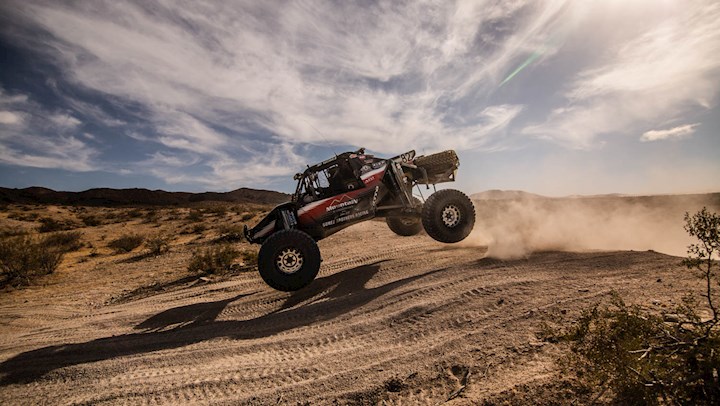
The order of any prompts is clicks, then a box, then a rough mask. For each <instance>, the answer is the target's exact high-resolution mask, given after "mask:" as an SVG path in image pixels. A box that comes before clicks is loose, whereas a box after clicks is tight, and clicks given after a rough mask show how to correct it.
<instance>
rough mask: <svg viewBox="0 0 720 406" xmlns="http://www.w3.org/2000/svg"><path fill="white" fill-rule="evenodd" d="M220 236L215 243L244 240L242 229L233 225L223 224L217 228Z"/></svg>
mask: <svg viewBox="0 0 720 406" xmlns="http://www.w3.org/2000/svg"><path fill="white" fill-rule="evenodd" d="M218 233H219V234H220V236H219V237H218V238H217V241H223V242H239V241H242V240H243V238H245V235H244V233H243V228H242V227H240V226H238V225H234V224H224V225H222V226H220V227H219V228H218Z"/></svg>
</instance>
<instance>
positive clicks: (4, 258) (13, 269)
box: [0, 236, 63, 286]
mask: <svg viewBox="0 0 720 406" xmlns="http://www.w3.org/2000/svg"><path fill="white" fill-rule="evenodd" d="M62 257H63V252H62V251H61V250H58V249H54V248H48V247H46V246H45V242H44V239H38V238H33V237H30V236H20V237H12V238H6V239H3V240H0V272H2V280H0V285H1V286H5V285H7V284H11V285H28V284H30V282H31V281H32V279H33V278H35V277H38V276H42V275H47V274H50V273H52V272H54V271H55V269H57V267H58V265H60V262H61V261H62Z"/></svg>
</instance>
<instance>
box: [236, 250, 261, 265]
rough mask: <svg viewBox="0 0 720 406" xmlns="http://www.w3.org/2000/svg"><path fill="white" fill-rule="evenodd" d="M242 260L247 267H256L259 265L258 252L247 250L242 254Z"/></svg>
mask: <svg viewBox="0 0 720 406" xmlns="http://www.w3.org/2000/svg"><path fill="white" fill-rule="evenodd" d="M240 258H241V259H242V261H243V264H245V266H255V265H257V263H258V250H256V249H245V250H243V251H241V252H240Z"/></svg>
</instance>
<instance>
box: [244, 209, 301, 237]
mask: <svg viewBox="0 0 720 406" xmlns="http://www.w3.org/2000/svg"><path fill="white" fill-rule="evenodd" d="M282 210H288V211H291V212H294V211H295V204H294V203H292V202H287V203H282V204H280V205H277V206H275V208H273V209H272V210H271V211H270V213H268V214H267V216H265V218H264V219H262V220H261V221H260V222H259V223H258V224H257V225H256V226H255V227H253V228H252V229H249V230H246V231H245V238H247V240H248V241H249V242H253V243H262V242H263V241H264V240H265V238H267V237H269V236H270V235H271V234H272V233H273V232H275V230H276V229H278V228H282V227H283V219H282V218H281V217H282V216H280V211H282Z"/></svg>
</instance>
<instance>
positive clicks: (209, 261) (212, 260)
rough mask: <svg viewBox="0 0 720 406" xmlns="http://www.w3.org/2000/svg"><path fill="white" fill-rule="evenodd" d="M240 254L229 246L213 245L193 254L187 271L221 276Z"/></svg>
mask: <svg viewBox="0 0 720 406" xmlns="http://www.w3.org/2000/svg"><path fill="white" fill-rule="evenodd" d="M239 255H240V253H239V252H238V251H237V250H236V249H235V248H233V247H232V246H230V245H229V244H223V245H215V246H212V247H209V248H206V249H203V250H201V251H199V252H196V253H194V254H193V256H192V258H190V263H189V264H188V271H190V272H193V273H200V274H202V273H205V274H221V273H224V272H227V271H229V270H230V267H231V265H232V263H233V261H235V259H236V258H237V257H238V256H239Z"/></svg>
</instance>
